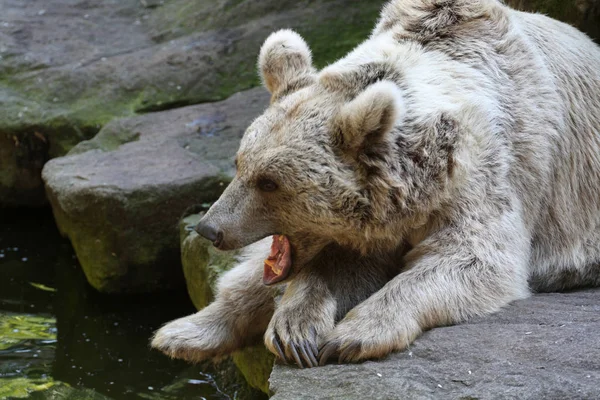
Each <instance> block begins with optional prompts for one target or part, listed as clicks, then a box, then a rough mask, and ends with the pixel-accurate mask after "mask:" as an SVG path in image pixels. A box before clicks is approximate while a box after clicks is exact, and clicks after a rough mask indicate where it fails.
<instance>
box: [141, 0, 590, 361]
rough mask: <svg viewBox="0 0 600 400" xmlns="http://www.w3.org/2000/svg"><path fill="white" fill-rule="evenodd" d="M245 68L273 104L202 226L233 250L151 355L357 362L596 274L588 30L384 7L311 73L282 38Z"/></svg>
mask: <svg viewBox="0 0 600 400" xmlns="http://www.w3.org/2000/svg"><path fill="white" fill-rule="evenodd" d="M259 68H260V72H261V74H262V79H263V82H264V85H265V86H266V88H267V89H268V90H269V91H270V92H271V94H272V101H271V105H270V107H269V108H268V109H267V110H266V111H265V112H264V114H263V115H262V116H260V117H259V118H258V119H256V121H254V122H253V123H252V125H251V126H250V127H249V128H248V130H247V132H246V133H245V135H244V137H243V139H242V142H241V145H240V149H239V152H238V154H237V158H236V165H237V174H236V176H235V178H234V180H233V181H232V183H231V184H230V185H229V186H228V187H227V189H226V190H225V192H224V193H223V195H222V196H221V198H220V199H219V200H218V201H217V202H216V203H215V204H214V205H213V207H212V208H211V209H210V210H209V211H208V213H207V214H206V215H205V216H204V218H203V219H202V221H201V222H200V224H199V226H198V228H197V229H198V232H199V233H200V234H202V235H203V236H205V237H206V238H209V239H210V240H211V241H213V242H214V244H215V246H217V247H218V248H220V249H223V250H230V249H236V248H241V247H244V246H248V248H247V250H246V255H245V258H244V259H243V260H242V261H241V263H240V264H239V266H237V267H236V268H234V269H233V270H231V271H230V272H228V273H226V274H225V275H224V276H223V277H222V278H221V280H220V283H219V290H218V294H217V298H216V300H215V301H214V303H213V304H211V305H209V306H208V307H206V308H205V309H204V310H202V311H200V312H198V313H197V314H195V315H192V316H189V317H186V318H182V319H179V320H176V321H174V322H171V323H169V324H167V325H165V326H164V327H163V328H162V329H160V330H159V331H158V332H157V333H156V335H155V337H154V339H153V341H152V345H153V346H154V347H156V348H158V349H160V350H162V351H163V352H165V353H167V354H169V355H171V356H173V357H179V358H185V359H188V360H193V361H197V360H200V359H204V358H209V357H219V356H223V355H226V354H228V353H230V352H232V351H233V350H236V349H238V348H240V347H242V346H244V345H246V344H248V343H251V342H253V341H256V340H257V339H259V338H260V337H263V336H264V340H265V344H266V346H267V347H268V348H269V349H270V350H271V351H272V352H273V353H275V354H276V355H278V356H279V357H280V358H281V359H283V360H291V361H295V362H296V363H297V364H298V365H300V366H310V367H312V366H317V365H319V364H324V363H326V362H327V360H329V359H331V358H337V359H338V360H339V361H340V362H356V361H361V360H365V359H369V358H377V357H382V356H385V355H386V354H388V353H390V352H392V351H397V350H402V349H404V348H406V347H407V346H408V345H409V344H410V343H411V342H412V341H413V340H414V339H415V338H416V337H418V336H419V334H420V333H421V332H422V331H423V330H426V329H431V328H435V327H438V326H442V325H448V324H455V323H459V322H461V321H465V320H468V319H469V318H471V317H474V316H480V315H485V314H489V313H493V312H495V311H497V310H499V309H500V308H501V307H504V306H506V305H507V304H509V303H510V302H511V301H513V300H516V299H522V298H525V297H527V296H529V295H530V293H531V292H532V291H549V290H561V289H569V288H574V287H578V286H583V285H599V284H600V49H599V47H598V46H597V45H596V44H594V43H593V42H592V41H591V40H590V39H589V38H588V37H586V36H585V35H584V34H582V33H580V32H579V31H577V30H576V29H574V28H572V27H570V26H568V25H565V24H563V23H560V22H557V21H555V20H552V19H550V18H547V17H545V16H542V15H537V14H529V13H523V12H518V11H515V10H512V9H510V8H508V7H507V6H505V5H503V4H502V3H501V2H500V1H497V0H394V1H392V2H391V3H389V4H388V5H387V6H386V7H385V8H384V10H383V12H382V15H381V18H380V20H379V22H378V23H377V25H376V27H375V29H374V31H373V33H372V35H371V36H370V37H369V38H368V39H367V40H366V41H365V42H364V43H362V44H361V45H359V46H358V47H357V48H356V49H355V50H353V51H352V52H351V53H350V54H348V55H347V56H346V57H344V58H343V59H341V60H339V61H337V62H336V63H334V64H331V65H329V66H328V67H326V68H324V69H323V70H321V71H317V70H316V69H315V68H314V67H313V65H312V63H311V54H310V50H309V48H308V46H307V45H306V43H305V42H304V40H303V39H302V38H301V37H300V36H299V35H298V34H296V33H294V32H292V31H289V30H282V31H279V32H276V33H274V34H272V35H271V36H270V37H269V38H268V39H267V40H266V42H265V43H264V45H263V47H262V49H261V51H260V56H259ZM269 246H270V249H269ZM265 259H266V260H265Z"/></svg>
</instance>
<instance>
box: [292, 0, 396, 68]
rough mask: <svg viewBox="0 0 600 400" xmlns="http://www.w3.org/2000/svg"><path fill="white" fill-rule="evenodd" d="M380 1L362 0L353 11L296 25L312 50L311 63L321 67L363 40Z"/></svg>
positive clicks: (380, 5)
mask: <svg viewBox="0 0 600 400" xmlns="http://www.w3.org/2000/svg"><path fill="white" fill-rule="evenodd" d="M383 4H385V2H384V1H371V2H364V3H362V6H361V7H360V9H357V10H353V11H354V12H348V13H340V14H339V16H338V17H335V18H327V19H326V20H323V21H320V23H313V24H310V25H304V26H300V27H298V28H297V31H298V33H300V34H301V35H302V36H303V37H304V38H305V39H306V41H307V42H308V44H309V46H310V48H311V50H312V53H313V60H314V63H315V66H316V67H317V68H322V67H324V66H326V65H327V64H329V63H332V62H334V61H336V60H338V59H339V58H341V57H344V56H345V55H346V54H347V53H348V52H349V51H351V50H352V49H353V48H354V47H356V45H358V44H360V43H361V42H363V41H364V40H366V39H367V38H368V37H369V34H370V33H371V30H372V29H373V27H374V26H375V23H376V21H377V18H378V17H379V13H380V11H381V7H382V6H383Z"/></svg>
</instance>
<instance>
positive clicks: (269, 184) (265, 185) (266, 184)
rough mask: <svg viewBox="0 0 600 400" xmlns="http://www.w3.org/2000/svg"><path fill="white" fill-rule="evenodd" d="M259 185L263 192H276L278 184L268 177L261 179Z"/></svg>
mask: <svg viewBox="0 0 600 400" xmlns="http://www.w3.org/2000/svg"><path fill="white" fill-rule="evenodd" d="M257 186H258V188H259V189H260V190H261V191H263V192H274V191H276V190H277V184H276V183H275V182H273V181H272V180H270V179H266V178H262V179H259V180H258V183H257Z"/></svg>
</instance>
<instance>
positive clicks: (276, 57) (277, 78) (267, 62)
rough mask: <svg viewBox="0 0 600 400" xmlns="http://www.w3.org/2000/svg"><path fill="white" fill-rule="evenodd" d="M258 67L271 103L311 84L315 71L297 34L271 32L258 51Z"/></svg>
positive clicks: (306, 48) (285, 31)
mask: <svg viewBox="0 0 600 400" xmlns="http://www.w3.org/2000/svg"><path fill="white" fill-rule="evenodd" d="M258 68H259V70H260V74H261V77H262V81H263V84H264V85H265V87H266V88H267V90H269V92H270V93H271V95H272V96H273V100H274V99H276V98H278V97H280V96H282V95H284V94H287V93H290V92H292V91H295V90H298V89H300V88H302V87H305V86H307V85H309V84H311V83H312V82H313V81H314V79H315V78H314V74H315V69H314V68H313V66H312V56H311V53H310V49H309V48H308V45H307V44H306V42H305V41H304V39H302V37H301V36H300V35H299V34H297V33H296V32H294V31H292V30H289V29H283V30H280V31H277V32H274V33H272V34H271V35H270V36H269V37H268V38H267V40H266V41H265V43H264V44H263V45H262V47H261V49H260V55H259V56H258Z"/></svg>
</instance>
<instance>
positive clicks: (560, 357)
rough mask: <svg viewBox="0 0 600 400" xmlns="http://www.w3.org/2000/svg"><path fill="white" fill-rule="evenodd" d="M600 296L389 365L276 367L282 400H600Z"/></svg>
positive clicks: (510, 320) (551, 299)
mask: <svg viewBox="0 0 600 400" xmlns="http://www.w3.org/2000/svg"><path fill="white" fill-rule="evenodd" d="M598 332H600V289H590V290H584V291H578V292H572V293H554V294H539V295H536V296H534V297H532V298H530V299H527V300H523V301H518V302H515V303H514V304H512V305H510V306H509V307H507V308H506V309H504V310H502V311H501V312H499V313H497V314H495V315H492V316H489V317H486V318H479V319H476V320H473V321H471V322H470V323H467V324H462V325H457V326H450V327H444V328H437V329H433V330H431V331H429V332H426V333H425V334H424V335H422V336H421V337H420V338H419V339H417V341H416V342H415V343H414V344H413V345H412V346H411V347H410V349H409V350H406V351H404V352H400V353H396V354H393V355H391V356H389V357H388V358H386V359H384V360H381V361H368V362H365V363H362V364H355V365H327V366H325V367H321V368H313V369H303V370H301V369H298V368H295V367H293V366H283V365H276V366H275V368H274V370H273V373H272V374H271V378H270V389H271V392H272V394H273V397H272V399H274V400H287V399H294V400H298V399H317V398H318V399H465V400H466V399H470V400H473V399H486V400H488V399H520V400H523V399H532V400H533V399H598V398H600V338H599V336H598Z"/></svg>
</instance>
